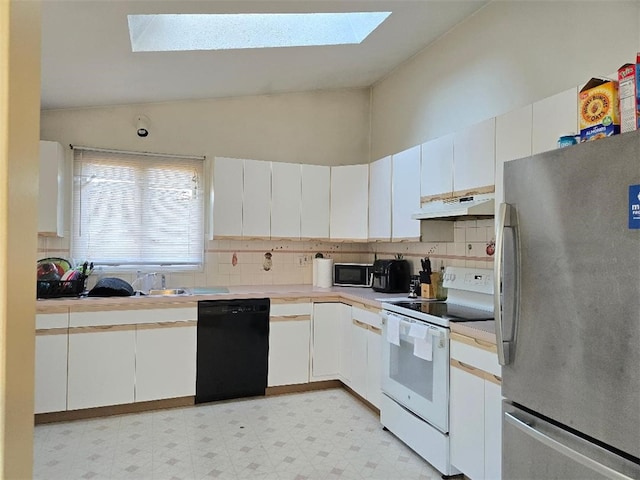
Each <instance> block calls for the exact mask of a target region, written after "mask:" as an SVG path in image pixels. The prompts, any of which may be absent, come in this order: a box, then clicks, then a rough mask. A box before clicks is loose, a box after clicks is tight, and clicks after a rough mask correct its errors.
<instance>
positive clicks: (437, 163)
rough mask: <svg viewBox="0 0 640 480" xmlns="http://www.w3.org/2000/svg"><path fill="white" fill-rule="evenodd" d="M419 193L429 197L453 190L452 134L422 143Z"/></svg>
mask: <svg viewBox="0 0 640 480" xmlns="http://www.w3.org/2000/svg"><path fill="white" fill-rule="evenodd" d="M421 163H422V165H421V168H420V195H421V196H422V198H423V199H424V200H425V201H426V200H429V199H432V200H433V199H435V198H442V197H446V196H450V195H451V192H453V134H449V135H445V136H443V137H439V138H435V139H433V140H430V141H428V142H426V143H423V144H422V162H421Z"/></svg>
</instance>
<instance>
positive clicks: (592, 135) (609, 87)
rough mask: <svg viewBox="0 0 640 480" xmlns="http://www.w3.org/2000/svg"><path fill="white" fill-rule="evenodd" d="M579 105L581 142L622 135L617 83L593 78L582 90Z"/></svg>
mask: <svg viewBox="0 0 640 480" xmlns="http://www.w3.org/2000/svg"><path fill="white" fill-rule="evenodd" d="M578 105H579V117H580V142H589V141H591V140H597V139H599V138H604V137H610V136H611V135H617V134H618V133H620V114H619V106H618V82H617V81H615V80H610V79H606V78H592V79H591V80H589V81H588V82H587V84H586V85H585V86H584V87H583V88H582V90H580V95H579V99H578Z"/></svg>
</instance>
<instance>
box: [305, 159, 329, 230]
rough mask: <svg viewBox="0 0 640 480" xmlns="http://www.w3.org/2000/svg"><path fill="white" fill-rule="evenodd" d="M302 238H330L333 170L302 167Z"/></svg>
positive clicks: (318, 167) (313, 166) (316, 166)
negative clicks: (330, 195)
mask: <svg viewBox="0 0 640 480" xmlns="http://www.w3.org/2000/svg"><path fill="white" fill-rule="evenodd" d="M301 169H302V213H301V218H300V237H301V238H319V239H328V238H329V205H330V198H329V192H330V189H331V168H330V167H325V166H322V165H302V166H301Z"/></svg>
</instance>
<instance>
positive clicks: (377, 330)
mask: <svg viewBox="0 0 640 480" xmlns="http://www.w3.org/2000/svg"><path fill="white" fill-rule="evenodd" d="M369 330H371V331H372V332H373V333H375V334H376V335H382V329H381V328H378V327H374V326H373V325H369Z"/></svg>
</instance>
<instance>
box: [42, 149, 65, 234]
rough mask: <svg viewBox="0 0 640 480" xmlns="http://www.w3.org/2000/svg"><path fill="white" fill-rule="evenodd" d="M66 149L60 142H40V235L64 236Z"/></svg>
mask: <svg viewBox="0 0 640 480" xmlns="http://www.w3.org/2000/svg"><path fill="white" fill-rule="evenodd" d="M64 171H65V170H64V149H63V148H62V145H60V144H59V143H58V142H47V141H44V140H42V141H40V179H39V183H38V233H39V234H41V235H53V236H58V237H62V236H64V223H63V220H64Z"/></svg>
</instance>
